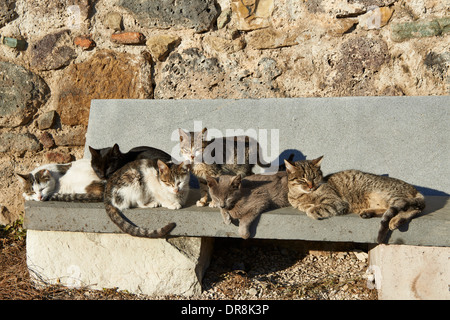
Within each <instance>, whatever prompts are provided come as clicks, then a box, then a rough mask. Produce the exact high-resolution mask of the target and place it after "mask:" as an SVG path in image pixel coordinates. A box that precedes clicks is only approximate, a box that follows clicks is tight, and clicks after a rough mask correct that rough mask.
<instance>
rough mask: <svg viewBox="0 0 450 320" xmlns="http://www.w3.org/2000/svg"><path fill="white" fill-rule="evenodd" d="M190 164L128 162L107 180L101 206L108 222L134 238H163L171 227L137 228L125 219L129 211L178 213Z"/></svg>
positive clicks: (185, 195) (186, 193) (183, 196)
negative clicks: (145, 209) (175, 211)
mask: <svg viewBox="0 0 450 320" xmlns="http://www.w3.org/2000/svg"><path fill="white" fill-rule="evenodd" d="M189 168H190V164H188V163H184V162H182V163H180V164H173V163H169V164H166V163H164V162H163V161H161V160H151V159H141V160H135V161H133V162H130V163H128V164H126V165H125V166H123V167H122V168H120V169H119V170H117V171H116V172H115V173H113V175H112V176H111V177H110V178H109V179H108V182H107V183H106V188H105V198H104V204H105V209H106V213H107V214H108V216H109V217H110V219H111V220H112V221H113V222H114V223H115V224H116V225H117V226H118V227H119V228H120V229H121V230H122V231H123V232H125V233H128V234H130V235H132V236H137V237H149V238H156V237H164V236H166V235H167V234H168V233H169V232H170V231H171V230H172V229H173V228H174V227H175V223H169V224H167V225H166V226H164V227H162V228H160V229H157V230H148V229H145V228H141V227H137V226H135V225H134V224H133V223H132V222H130V221H129V220H127V219H126V217H125V216H124V215H123V212H122V211H123V210H124V209H128V208H135V207H138V208H155V207H159V206H162V207H165V208H169V209H174V210H176V209H180V208H181V207H182V206H183V205H184V204H185V203H186V200H187V197H188V193H189V178H190V176H189Z"/></svg>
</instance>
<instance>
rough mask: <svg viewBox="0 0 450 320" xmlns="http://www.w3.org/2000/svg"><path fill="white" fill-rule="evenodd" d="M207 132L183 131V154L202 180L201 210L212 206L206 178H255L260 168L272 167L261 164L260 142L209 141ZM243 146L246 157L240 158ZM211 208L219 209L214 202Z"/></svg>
mask: <svg viewBox="0 0 450 320" xmlns="http://www.w3.org/2000/svg"><path fill="white" fill-rule="evenodd" d="M206 131H207V129H206V128H204V129H203V130H202V131H200V132H185V131H183V130H182V129H179V134H180V149H181V154H182V156H183V157H184V159H185V160H188V161H190V162H191V165H192V173H193V174H194V175H195V176H196V177H197V179H198V180H199V184H200V194H201V198H200V200H198V201H197V206H199V207H203V206H205V205H206V204H207V202H208V187H207V186H206V176H211V177H218V176H220V175H242V176H243V177H245V176H248V175H252V174H253V172H252V168H253V167H254V166H255V165H256V164H258V165H259V166H260V167H264V168H268V167H270V165H271V164H270V163H262V162H261V161H260V158H261V157H260V147H259V144H258V142H257V141H256V140H254V139H252V138H250V137H248V136H236V137H222V138H215V139H212V140H206V139H205V133H206ZM227 142H228V143H227ZM241 144H242V146H243V147H244V154H243V155H242V154H239V151H240V150H239V147H240V145H241ZM220 147H222V148H223V149H221V148H220ZM219 152H220V153H221V154H219ZM253 158H254V159H253ZM209 206H210V207H215V203H214V201H211V203H210V204H209Z"/></svg>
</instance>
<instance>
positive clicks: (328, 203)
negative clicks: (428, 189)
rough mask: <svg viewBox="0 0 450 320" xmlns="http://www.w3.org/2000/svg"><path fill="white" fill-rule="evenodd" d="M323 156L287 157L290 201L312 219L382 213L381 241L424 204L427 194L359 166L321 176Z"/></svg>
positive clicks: (379, 241) (379, 236) (379, 237)
mask: <svg viewBox="0 0 450 320" xmlns="http://www.w3.org/2000/svg"><path fill="white" fill-rule="evenodd" d="M322 159H323V156H322V157H319V158H317V159H314V160H303V161H297V162H295V164H293V163H290V162H289V161H287V160H285V164H286V171H287V175H288V187H289V194H288V199H289V202H290V203H291V205H292V206H293V207H295V208H298V209H299V210H301V211H305V212H306V214H307V215H308V216H309V217H311V218H313V219H323V218H328V217H331V216H335V215H341V214H346V213H349V212H353V213H357V214H359V215H360V216H361V218H371V217H373V216H381V227H380V229H379V231H378V237H377V241H378V243H382V242H383V241H384V239H385V237H386V235H387V232H388V230H389V229H391V230H394V229H396V228H398V227H399V226H400V225H401V224H403V223H406V222H408V221H410V220H411V219H412V218H414V217H415V216H417V215H418V214H419V213H420V212H421V211H422V210H423V209H424V208H425V200H424V196H423V195H422V194H421V193H419V192H418V191H417V190H416V188H414V187H413V186H412V185H410V184H408V183H406V182H404V181H402V180H399V179H395V178H390V177H385V176H379V175H375V174H371V173H365V172H361V171H358V170H345V171H340V172H337V173H333V174H330V175H328V176H326V177H325V178H322V171H321V170H320V163H321V162H322ZM321 183H323V184H321Z"/></svg>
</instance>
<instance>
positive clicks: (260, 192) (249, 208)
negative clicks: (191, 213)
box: [206, 172, 289, 239]
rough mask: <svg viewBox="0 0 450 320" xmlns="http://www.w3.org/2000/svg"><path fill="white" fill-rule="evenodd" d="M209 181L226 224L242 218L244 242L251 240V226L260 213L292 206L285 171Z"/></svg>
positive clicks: (211, 192)
mask: <svg viewBox="0 0 450 320" xmlns="http://www.w3.org/2000/svg"><path fill="white" fill-rule="evenodd" d="M206 181H207V183H208V188H209V194H210V195H211V198H212V199H213V200H214V202H215V203H216V204H217V205H218V207H220V212H221V214H222V217H223V221H224V223H225V224H230V223H231V218H233V219H239V235H240V236H241V237H242V238H244V239H247V238H248V237H250V230H249V228H250V225H251V224H252V222H253V221H254V220H255V219H256V218H257V217H258V216H259V215H260V214H261V213H263V212H265V211H268V210H272V209H277V208H282V207H288V206H289V201H288V197H287V194H288V187H287V175H286V172H278V173H276V174H274V175H261V174H256V175H252V176H248V177H246V178H245V179H243V178H242V176H241V175H237V176H230V175H224V176H220V177H218V178H213V177H207V178H206Z"/></svg>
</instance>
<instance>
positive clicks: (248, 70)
mask: <svg viewBox="0 0 450 320" xmlns="http://www.w3.org/2000/svg"><path fill="white" fill-rule="evenodd" d="M449 33H450V14H449V11H448V6H447V5H446V1H439V0H414V1H395V0H347V1H344V0H333V1H323V0H308V1H306V0H278V1H275V0H259V1H256V0H218V1H213V0H177V1H174V0H152V1H147V0H101V1H94V0H63V1H60V0H35V1H28V0H6V1H2V2H1V3H0V34H1V35H2V42H1V43H0V174H1V177H2V179H1V180H0V205H1V207H0V223H2V224H6V223H10V222H11V221H13V220H14V219H16V218H17V217H19V216H20V215H21V214H22V212H23V199H22V197H21V191H20V186H19V183H18V181H17V180H16V178H15V176H14V173H15V172H27V171H30V170H32V169H33V168H34V167H35V166H36V165H38V164H43V163H48V162H67V161H71V160H75V159H79V158H81V157H82V156H83V154H82V153H83V148H82V145H84V140H85V138H84V135H85V132H86V127H87V123H88V116H89V106H90V100H91V99H98V98H137V99H194V98H195V99H218V98H236V99H243V98H269V97H329V96H365V95H446V94H449V87H450V80H449V79H450V78H449V65H450V48H449V39H450V38H449Z"/></svg>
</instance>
